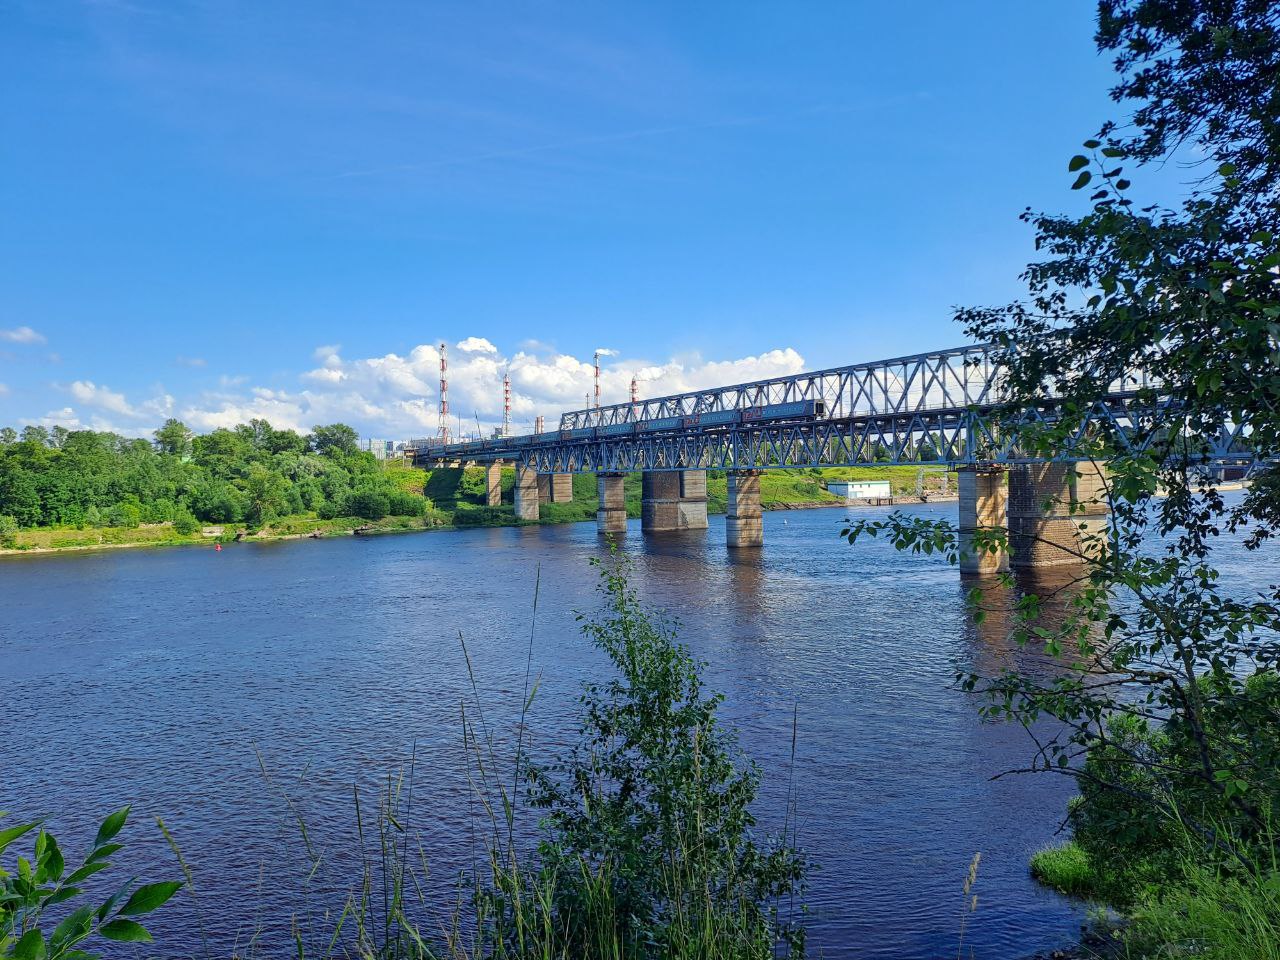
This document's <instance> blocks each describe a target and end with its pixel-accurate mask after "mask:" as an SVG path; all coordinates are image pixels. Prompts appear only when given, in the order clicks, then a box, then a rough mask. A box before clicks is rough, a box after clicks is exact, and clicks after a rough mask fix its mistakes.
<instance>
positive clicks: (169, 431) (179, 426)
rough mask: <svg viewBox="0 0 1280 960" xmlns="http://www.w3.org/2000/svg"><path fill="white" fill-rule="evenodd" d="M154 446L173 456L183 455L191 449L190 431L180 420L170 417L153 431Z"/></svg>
mask: <svg viewBox="0 0 1280 960" xmlns="http://www.w3.org/2000/svg"><path fill="white" fill-rule="evenodd" d="M155 438H156V447H157V448H158V449H159V450H160V451H161V452H162V453H167V454H169V455H170V456H173V457H185V456H186V455H187V454H188V453H189V452H190V451H191V431H190V430H189V429H188V428H187V425H186V424H185V423H183V422H182V421H181V420H177V419H174V418H173V417H170V418H169V419H168V420H166V421H165V422H164V425H163V426H162V427H160V429H159V430H157V431H156V432H155Z"/></svg>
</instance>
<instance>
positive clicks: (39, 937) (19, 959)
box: [10, 927, 47, 960]
mask: <svg viewBox="0 0 1280 960" xmlns="http://www.w3.org/2000/svg"><path fill="white" fill-rule="evenodd" d="M46 954H47V950H46V948H45V943H44V934H43V933H41V932H40V928H39V927H37V928H36V929H34V930H28V931H27V932H26V933H24V934H23V935H22V939H21V940H19V941H18V942H17V943H15V944H14V945H13V953H11V954H10V956H11V957H13V960H44V958H45V956H46Z"/></svg>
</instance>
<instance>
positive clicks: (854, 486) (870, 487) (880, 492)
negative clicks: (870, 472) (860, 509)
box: [827, 480, 893, 500]
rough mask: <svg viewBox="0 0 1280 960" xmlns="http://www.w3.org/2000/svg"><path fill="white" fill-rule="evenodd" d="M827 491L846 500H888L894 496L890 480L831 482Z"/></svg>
mask: <svg viewBox="0 0 1280 960" xmlns="http://www.w3.org/2000/svg"><path fill="white" fill-rule="evenodd" d="M827 491H828V492H829V493H833V494H835V495H836V496H837V497H844V498H845V499H846V500H888V499H889V498H890V497H892V496H893V490H892V489H891V488H890V486H889V481H888V480H838V481H831V482H829V483H828V484H827Z"/></svg>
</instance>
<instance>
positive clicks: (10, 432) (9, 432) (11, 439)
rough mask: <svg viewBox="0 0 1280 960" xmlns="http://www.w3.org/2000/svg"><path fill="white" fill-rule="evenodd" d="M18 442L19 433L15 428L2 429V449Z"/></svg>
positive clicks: (0, 433)
mask: <svg viewBox="0 0 1280 960" xmlns="http://www.w3.org/2000/svg"><path fill="white" fill-rule="evenodd" d="M17 442H18V431H17V430H15V429H13V427H0V447H7V446H10V445H12V444H15V443H17Z"/></svg>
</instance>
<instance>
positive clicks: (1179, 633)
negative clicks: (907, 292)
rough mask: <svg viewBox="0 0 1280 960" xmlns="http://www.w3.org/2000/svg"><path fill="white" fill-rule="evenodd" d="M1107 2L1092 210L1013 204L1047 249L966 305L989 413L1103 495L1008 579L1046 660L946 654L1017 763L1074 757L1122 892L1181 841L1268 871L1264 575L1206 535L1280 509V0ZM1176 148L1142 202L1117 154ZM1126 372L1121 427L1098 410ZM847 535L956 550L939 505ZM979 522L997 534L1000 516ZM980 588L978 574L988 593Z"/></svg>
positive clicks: (1092, 848)
mask: <svg viewBox="0 0 1280 960" xmlns="http://www.w3.org/2000/svg"><path fill="white" fill-rule="evenodd" d="M1099 9H1100V20H1099V33H1098V42H1099V45H1100V47H1101V48H1102V49H1105V50H1116V51H1118V59H1117V67H1118V69H1119V70H1120V72H1121V74H1122V81H1121V83H1120V85H1119V86H1118V87H1117V88H1116V90H1115V96H1116V98H1117V99H1118V100H1136V101H1137V102H1138V109H1137V112H1136V113H1135V115H1134V118H1133V119H1134V125H1135V128H1136V132H1130V131H1125V130H1124V129H1122V128H1120V127H1117V126H1116V125H1114V124H1107V125H1106V126H1104V127H1103V129H1102V131H1101V133H1100V134H1099V135H1098V136H1097V137H1096V138H1093V139H1090V140H1088V141H1086V142H1085V144H1084V152H1082V153H1080V154H1078V155H1077V156H1075V157H1072V158H1071V159H1070V161H1069V162H1068V164H1067V168H1068V173H1069V175H1070V176H1071V177H1072V178H1073V180H1072V183H1071V187H1072V189H1074V190H1077V191H1086V190H1087V191H1088V193H1087V194H1086V196H1088V207H1087V209H1086V210H1085V211H1084V212H1083V213H1079V214H1075V215H1071V214H1065V215H1064V214H1043V213H1042V214H1036V213H1031V212H1028V213H1027V214H1025V215H1024V220H1026V221H1027V222H1028V223H1030V224H1031V225H1032V226H1033V227H1034V229H1035V232H1036V249H1037V251H1038V254H1039V256H1038V259H1037V260H1036V261H1035V262H1033V263H1031V264H1030V265H1029V266H1028V267H1027V269H1026V272H1025V273H1024V275H1023V277H1024V279H1025V281H1026V283H1027V288H1028V295H1027V297H1026V298H1025V299H1023V300H1021V301H1019V302H1016V303H1012V304H1008V305H1005V306H998V307H982V308H971V309H964V310H960V311H958V314H957V318H958V319H959V320H960V322H961V323H963V324H964V325H965V327H966V329H967V331H968V332H969V334H970V335H971V336H973V337H975V338H977V339H979V340H983V341H987V342H990V343H993V344H994V345H995V346H996V348H997V362H998V364H999V366H1000V368H1001V382H1002V385H1003V389H1004V391H1005V394H1004V398H1003V399H1004V400H1005V401H1006V404H1005V406H1004V407H1003V408H1002V409H1000V410H998V411H997V412H996V414H995V419H996V420H997V421H998V422H997V424H996V425H995V430H996V431H997V432H998V433H1000V434H1002V435H1003V436H1004V438H1005V439H1007V440H1010V441H1012V442H1013V443H1014V444H1015V446H1016V449H1017V451H1018V453H1019V454H1020V455H1022V456H1025V457H1028V458H1033V459H1034V458H1041V459H1056V458H1061V457H1067V458H1069V459H1074V460H1077V461H1080V462H1081V464H1082V465H1083V464H1084V463H1089V464H1091V465H1097V466H1099V467H1101V469H1102V471H1103V474H1104V476H1105V478H1106V491H1105V497H1106V500H1107V502H1108V506H1109V508H1110V515H1109V519H1108V523H1107V527H1106V529H1105V530H1094V529H1089V528H1088V527H1087V525H1083V524H1082V525H1083V526H1085V529H1082V530H1081V532H1080V536H1079V548H1078V551H1077V553H1078V556H1077V560H1078V561H1079V562H1078V565H1077V567H1076V569H1075V570H1074V571H1073V573H1072V575H1071V577H1070V578H1069V580H1068V582H1067V583H1065V584H1064V585H1062V586H1061V587H1059V588H1058V589H1060V591H1061V594H1060V596H1059V597H1058V598H1056V599H1058V600H1060V601H1061V603H1060V604H1058V609H1057V611H1056V613H1055V616H1053V617H1046V616H1045V610H1046V606H1047V605H1046V600H1047V597H1046V596H1045V595H1044V594H1043V592H1042V590H1041V588H1040V587H1039V586H1037V585H1029V586H1028V585H1026V584H1022V585H1015V584H1014V583H1013V581H1012V578H1009V577H1005V578H1004V583H1003V584H1002V587H1010V588H1013V587H1015V586H1022V587H1026V589H1025V591H1024V595H1023V596H1022V598H1021V599H1019V600H1018V601H1017V603H1016V604H1015V607H1014V610H1013V613H1014V614H1015V630H1014V632H1015V636H1016V637H1017V639H1018V640H1019V641H1020V642H1022V643H1023V644H1024V645H1026V646H1029V647H1034V648H1035V649H1037V650H1041V651H1042V652H1043V653H1044V654H1045V655H1047V656H1048V657H1049V658H1051V660H1052V661H1053V663H1052V667H1051V668H1050V669H1044V668H1043V667H1042V666H1041V667H1037V669H1034V670H1029V669H1023V670H1012V671H1008V672H1005V673H1003V674H1000V675H998V676H985V675H978V674H976V673H966V674H965V675H963V677H962V679H963V681H964V683H965V684H966V685H967V686H968V687H970V688H971V689H974V690H977V691H979V692H980V693H981V694H983V696H984V704H985V707H984V709H985V711H986V712H987V714H988V715H990V716H993V717H1000V718H1004V719H1008V720H1012V721H1015V722H1018V723H1020V724H1022V725H1024V726H1025V727H1026V728H1027V729H1028V730H1029V731H1033V733H1034V735H1035V737H1036V740H1035V754H1034V757H1033V760H1032V762H1031V763H1030V764H1029V765H1028V769H1029V770H1056V771H1061V772H1063V773H1066V774H1069V775H1071V776H1073V777H1076V778H1077V780H1078V782H1079V784H1080V787H1081V798H1080V799H1079V800H1078V801H1077V802H1076V803H1075V804H1074V805H1073V807H1072V810H1071V813H1070V819H1071V823H1072V825H1073V827H1074V831H1075V836H1076V840H1077V842H1079V843H1080V844H1081V845H1082V847H1084V848H1086V850H1087V852H1088V853H1089V854H1090V856H1091V858H1093V859H1095V860H1096V861H1097V863H1096V864H1095V865H1096V866H1099V867H1102V868H1105V869H1107V870H1110V871H1112V872H1113V873H1118V874H1120V882H1119V883H1118V884H1117V885H1116V886H1119V887H1125V886H1128V887H1129V888H1130V892H1131V893H1132V892H1133V891H1136V890H1140V889H1141V888H1143V887H1144V886H1147V885H1149V884H1156V885H1158V884H1159V883H1160V882H1162V881H1168V882H1170V883H1178V882H1180V875H1181V874H1182V873H1183V871H1182V870H1181V869H1180V868H1179V867H1178V863H1179V862H1180V860H1181V859H1184V858H1186V857H1187V856H1193V857H1194V859H1195V860H1196V861H1197V862H1198V863H1200V864H1202V865H1204V864H1208V865H1213V868H1214V869H1220V870H1222V871H1226V872H1227V873H1228V874H1230V873H1231V872H1233V871H1234V872H1237V873H1244V874H1248V875H1250V876H1257V875H1261V874H1263V873H1265V872H1266V871H1268V870H1274V859H1273V854H1274V843H1275V839H1274V834H1273V830H1272V825H1273V824H1274V823H1275V817H1276V815H1277V814H1278V813H1280V673H1278V672H1277V671H1278V670H1280V640H1278V639H1277V638H1278V637H1280V588H1277V587H1276V586H1275V585H1274V584H1273V585H1270V586H1268V587H1266V588H1265V589H1262V590H1259V591H1256V592H1252V593H1251V592H1249V591H1247V590H1245V589H1243V588H1242V587H1241V585H1239V584H1236V583H1231V582H1228V581H1224V579H1223V578H1222V577H1220V575H1219V571H1218V565H1217V557H1218V555H1219V552H1220V549H1221V541H1222V537H1223V535H1224V534H1225V533H1235V534H1238V535H1239V537H1240V538H1241V542H1242V543H1243V546H1244V547H1245V548H1246V549H1250V550H1260V549H1261V548H1262V547H1263V546H1264V545H1265V544H1266V543H1267V541H1268V540H1269V539H1270V538H1271V537H1273V536H1274V535H1275V534H1276V533H1277V532H1280V471H1277V469H1276V467H1275V464H1276V463H1277V462H1280V249H1278V246H1280V244H1278V243H1277V236H1276V225H1277V224H1280V182H1278V181H1277V175H1278V174H1280V152H1278V151H1280V98H1278V96H1277V93H1278V90H1280V88H1278V87H1277V83H1278V80H1277V78H1280V8H1277V6H1276V4H1275V3H1273V2H1264V0H1233V2H1227V3H1210V2H1202V0H1193V2H1188V3H1182V2H1177V3H1175V2H1171V0H1103V2H1102V3H1101V4H1100V5H1099ZM1188 157H1189V158H1190V159H1191V160H1192V161H1194V162H1198V163H1200V164H1202V167H1201V169H1200V171H1199V176H1198V179H1197V181H1196V183H1195V184H1194V185H1193V186H1192V187H1191V189H1190V190H1189V193H1188V195H1187V196H1186V198H1185V199H1184V200H1183V201H1182V202H1181V203H1180V204H1178V205H1176V206H1173V207H1169V208H1165V207H1161V206H1159V205H1156V204H1149V205H1146V206H1140V205H1139V203H1138V202H1137V201H1136V200H1135V198H1134V188H1133V182H1132V177H1133V174H1132V172H1131V171H1127V170H1126V167H1127V166H1129V165H1130V164H1132V163H1134V162H1136V163H1138V164H1142V163H1146V162H1151V161H1157V160H1159V161H1167V160H1170V159H1179V160H1181V159H1186V158H1188ZM1117 391H1123V392H1124V393H1126V394H1127V397H1126V400H1125V405H1124V409H1123V412H1122V413H1121V415H1120V417H1119V418H1118V420H1123V421H1125V422H1124V423H1123V429H1120V428H1119V427H1118V426H1117V423H1118V420H1111V419H1109V418H1108V417H1106V416H1099V415H1098V414H1099V411H1102V410H1114V409H1115V405H1114V403H1113V401H1112V400H1111V399H1110V398H1112V397H1114V395H1115V394H1116V393H1117ZM1029 411H1030V412H1031V413H1032V414H1033V415H1032V416H1028V412H1029ZM1231 435H1235V436H1236V442H1237V444H1238V445H1239V448H1238V449H1239V455H1240V456H1241V457H1242V458H1244V459H1247V460H1252V461H1253V462H1254V468H1253V469H1254V482H1253V484H1252V486H1251V488H1250V489H1249V491H1248V493H1247V494H1246V495H1245V496H1243V497H1241V498H1240V499H1239V500H1238V501H1236V502H1231V501H1230V500H1229V499H1228V498H1227V497H1226V496H1225V495H1224V494H1223V492H1222V490H1221V482H1220V474H1219V473H1218V472H1217V467H1216V465H1215V464H1214V462H1213V461H1212V456H1213V452H1214V451H1215V450H1217V449H1221V446H1222V440H1223V437H1224V436H1231ZM846 535H847V536H849V537H850V538H851V539H852V540H857V539H858V538H859V537H863V536H871V535H877V536H882V537H887V538H889V539H890V540H892V541H893V542H894V543H895V545H896V546H898V547H899V548H900V549H909V550H917V551H922V552H941V553H943V554H944V555H947V556H949V557H951V558H952V559H954V558H955V557H956V555H957V553H958V551H959V550H960V549H961V541H960V537H959V534H958V532H957V531H954V530H950V529H947V525H940V524H931V523H928V522H925V521H921V520H919V519H915V518H909V517H904V516H896V517H893V518H891V519H890V520H888V521H881V522H878V523H862V524H857V525H854V526H852V527H851V528H850V529H849V530H848V531H846ZM974 543H975V544H976V547H972V548H971V549H992V550H998V549H1005V548H1007V547H1009V546H1010V544H1009V543H1008V542H1007V538H1006V537H1005V536H1004V535H1003V533H1002V532H1001V531H998V530H991V531H979V532H978V533H977V534H975V535H974ZM1012 546H1013V547H1015V548H1016V547H1018V544H1017V543H1014V544H1013V545H1012ZM1254 569H1256V570H1258V571H1259V572H1262V571H1264V570H1265V569H1266V568H1265V567H1264V566H1262V565H1260V564H1256V563H1255V564H1254ZM992 593H993V591H991V590H990V588H981V587H980V588H978V589H976V590H975V591H974V592H973V593H972V594H971V597H970V598H971V600H972V602H973V603H974V604H975V607H976V609H977V610H978V611H979V612H980V614H979V615H981V611H983V609H984V608H985V607H986V606H987V604H988V600H989V597H990V595H991V594H992ZM1045 721H1048V722H1047V723H1046V722H1045ZM1189 849H1194V853H1192V854H1189V853H1188V850H1189ZM1115 888H1116V887H1115V886H1113V890H1114V889H1115Z"/></svg>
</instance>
